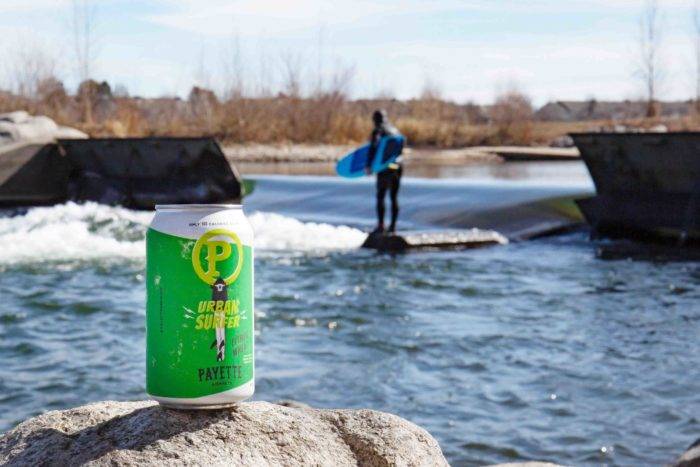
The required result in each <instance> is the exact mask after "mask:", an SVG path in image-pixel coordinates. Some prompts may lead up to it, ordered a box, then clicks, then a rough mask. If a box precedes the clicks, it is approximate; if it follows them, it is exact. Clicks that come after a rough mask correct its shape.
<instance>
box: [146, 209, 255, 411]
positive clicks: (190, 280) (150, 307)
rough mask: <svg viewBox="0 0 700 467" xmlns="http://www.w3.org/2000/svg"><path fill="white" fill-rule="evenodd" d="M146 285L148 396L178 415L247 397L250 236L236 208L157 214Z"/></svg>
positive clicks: (250, 384)
mask: <svg viewBox="0 0 700 467" xmlns="http://www.w3.org/2000/svg"><path fill="white" fill-rule="evenodd" d="M146 281H147V286H146V294H147V298H146V302H147V303H146V392H147V393H148V395H149V396H150V397H151V398H153V399H155V400H157V401H158V402H160V403H161V404H163V405H167V406H170V407H177V408H219V407H226V406H229V405H232V404H234V403H236V402H238V401H241V400H244V399H246V398H248V397H250V396H252V395H253V392H254V390H255V362H254V313H253V230H252V228H251V226H250V224H249V223H248V220H247V219H246V217H245V215H244V214H243V210H242V209H241V206H239V205H229V204H206V205H204V204H203V205H198V204H187V205H159V206H156V214H155V217H154V218H153V221H152V222H151V225H150V226H149V228H148V232H147V234H146Z"/></svg>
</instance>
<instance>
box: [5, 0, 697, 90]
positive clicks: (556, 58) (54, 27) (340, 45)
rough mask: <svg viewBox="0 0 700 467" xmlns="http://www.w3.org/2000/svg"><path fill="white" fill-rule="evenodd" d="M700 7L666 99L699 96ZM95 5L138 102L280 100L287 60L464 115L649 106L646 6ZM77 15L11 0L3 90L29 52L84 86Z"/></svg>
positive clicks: (687, 15)
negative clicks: (481, 108)
mask: <svg viewBox="0 0 700 467" xmlns="http://www.w3.org/2000/svg"><path fill="white" fill-rule="evenodd" d="M693 1H694V0H660V2H659V3H660V6H661V9H662V12H663V23H664V37H663V54H664V61H665V66H664V70H665V71H666V73H665V75H666V78H665V80H664V84H663V87H662V92H661V93H660V94H661V96H660V97H662V98H664V99H685V98H688V97H690V96H692V95H694V92H695V91H694V90H695V85H694V80H695V59H694V56H695V49H694V45H693V40H694V39H693V25H692V7H693ZM92 4H93V6H94V10H95V20H94V30H95V33H94V37H95V39H96V45H97V47H96V50H97V53H96V58H95V61H94V66H93V70H94V71H93V73H92V74H93V75H94V77H95V78H98V79H101V80H102V79H105V80H107V81H109V82H110V83H111V84H117V83H118V84H122V85H124V86H126V87H127V88H128V90H129V91H130V93H131V94H135V95H144V96H160V95H172V94H179V95H186V94H187V92H188V91H189V89H190V87H191V86H192V85H193V84H194V83H199V84H202V85H207V86H211V87H215V88H220V87H221V86H222V83H223V82H224V79H225V78H227V77H228V78H231V77H233V76H235V73H232V72H230V71H226V70H231V69H233V68H238V69H240V74H241V75H242V76H243V77H244V80H245V82H246V83H248V84H249V85H251V86H258V85H259V84H260V83H261V82H265V84H267V85H269V86H271V87H273V88H276V86H277V85H278V84H279V83H280V81H281V79H282V76H283V72H284V66H283V63H285V61H286V63H291V64H292V65H293V67H294V68H300V69H301V72H302V73H303V75H304V81H305V82H307V83H312V82H316V80H317V77H318V75H319V70H321V75H322V76H323V77H324V79H325V80H326V81H328V80H329V79H330V77H331V76H332V75H333V74H334V73H337V72H338V71H339V70H343V69H349V68H354V79H353V81H352V89H351V90H352V95H353V96H355V97H372V96H375V95H377V94H390V95H394V96H396V97H399V98H406V97H413V96H416V95H419V94H420V93H421V90H422V89H423V88H424V86H425V83H426V82H430V83H432V86H433V87H437V88H438V89H440V90H441V92H442V94H443V95H444V96H445V97H448V98H451V99H454V100H456V101H459V102H465V101H476V102H481V103H487V102H490V101H492V100H493V97H494V95H495V94H496V92H497V91H498V90H499V89H502V88H504V87H506V86H508V85H509V84H510V83H513V82H514V83H517V84H518V85H519V86H520V87H521V88H522V89H523V90H524V91H526V92H527V93H528V94H529V95H531V96H532V98H533V100H534V101H535V103H537V104H542V103H544V102H546V101H549V100H556V99H586V98H590V97H596V98H598V99H624V98H637V97H639V96H641V95H642V86H641V82H640V81H639V80H638V79H636V78H635V76H634V70H635V63H636V57H637V56H638V50H637V43H638V36H639V16H640V14H641V11H642V8H643V1H642V0H527V1H521V0H466V1H452V0H446V1H426V0H402V1H373V0H353V1H328V2H324V1H319V0H300V1H289V0H288V1H272V0H255V1H236V0H229V1H224V0H206V1H202V0H150V1H146V0H121V1H116V0H94V1H93V3H92ZM205 4H206V6H203V5H205ZM71 12H72V1H70V0H0V37H2V40H0V64H1V63H4V64H5V66H4V69H5V70H4V71H5V75H4V81H0V82H4V83H5V86H7V84H8V79H7V78H8V73H9V74H11V73H12V67H13V65H14V64H15V63H17V59H16V57H17V54H18V52H17V51H18V50H24V51H28V50H29V51H32V50H40V51H43V52H44V53H46V54H50V55H51V56H53V57H55V60H56V63H57V70H56V73H57V75H58V77H59V78H60V79H62V80H64V81H65V83H66V84H67V86H68V87H74V86H75V83H76V82H77V77H76V76H77V71H76V68H77V67H76V65H75V63H76V60H75V53H74V46H73V32H72V27H71ZM236 50H238V56H239V59H238V60H236V59H235V56H236V54H235V51H236ZM237 64H238V65H239V66H237V67H236V65H237ZM0 71H3V70H2V65H0ZM261 79H262V80H263V81H261Z"/></svg>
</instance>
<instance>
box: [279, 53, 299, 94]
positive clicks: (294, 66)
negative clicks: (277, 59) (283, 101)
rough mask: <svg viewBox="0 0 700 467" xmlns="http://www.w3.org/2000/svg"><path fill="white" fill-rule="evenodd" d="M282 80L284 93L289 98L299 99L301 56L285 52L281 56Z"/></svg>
mask: <svg viewBox="0 0 700 467" xmlns="http://www.w3.org/2000/svg"><path fill="white" fill-rule="evenodd" d="M281 60H282V62H281V63H282V79H283V83H282V86H283V89H284V92H285V93H286V94H287V95H288V96H289V97H295V98H298V97H301V91H302V75H303V70H304V67H303V60H302V57H301V55H299V54H295V53H293V52H291V51H287V52H286V53H284V54H282V56H281Z"/></svg>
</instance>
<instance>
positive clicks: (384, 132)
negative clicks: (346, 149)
mask: <svg viewBox="0 0 700 467" xmlns="http://www.w3.org/2000/svg"><path fill="white" fill-rule="evenodd" d="M372 121H373V122H374V129H373V130H372V134H371V135H370V137H369V144H370V146H369V155H368V157H367V163H366V164H365V173H367V175H370V174H371V173H372V161H373V160H374V156H375V155H376V153H377V147H378V146H379V141H380V140H381V139H382V137H384V136H398V135H400V134H401V133H399V130H397V129H396V127H394V126H393V125H392V124H391V123H390V122H389V119H388V117H387V115H386V111H385V110H375V111H374V113H373V114H372ZM402 173H403V166H402V161H401V154H399V156H398V157H397V158H396V160H395V161H394V162H392V163H391V164H389V166H388V167H387V168H386V169H384V170H382V171H381V172H379V173H378V174H377V228H376V229H374V232H373V233H383V232H384V230H385V229H384V211H385V206H384V198H385V197H386V192H387V191H388V192H389V197H390V198H391V224H389V232H391V233H393V232H395V231H396V219H397V218H398V217H399V200H398V195H399V186H400V185H401V175H402Z"/></svg>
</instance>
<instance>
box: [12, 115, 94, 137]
mask: <svg viewBox="0 0 700 467" xmlns="http://www.w3.org/2000/svg"><path fill="white" fill-rule="evenodd" d="M56 138H73V139H84V138H87V135H86V134H85V133H83V132H82V131H80V130H76V129H75V128H69V127H65V126H59V125H57V124H56V122H54V121H53V120H51V119H50V118H49V117H45V116H43V115H38V116H31V115H29V114H28V113H27V112H25V111H23V110H18V111H15V112H8V113H4V114H0V144H10V143H17V142H23V141H27V142H41V143H49V142H52V141H54V140H55V139H56Z"/></svg>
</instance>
